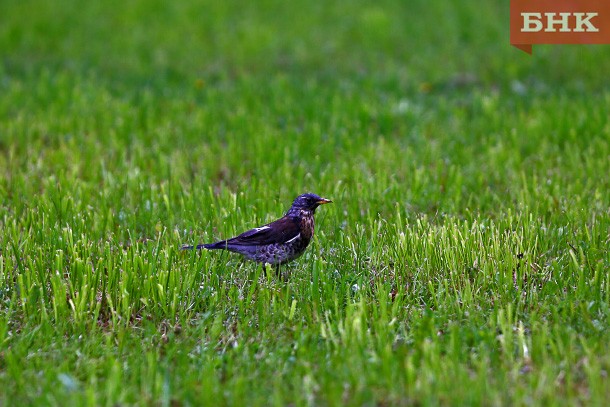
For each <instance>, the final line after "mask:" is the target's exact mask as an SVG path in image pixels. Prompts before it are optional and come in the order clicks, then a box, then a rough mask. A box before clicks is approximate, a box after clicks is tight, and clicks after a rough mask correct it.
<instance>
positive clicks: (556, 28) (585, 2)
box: [510, 0, 610, 54]
mask: <svg viewBox="0 0 610 407" xmlns="http://www.w3.org/2000/svg"><path fill="white" fill-rule="evenodd" d="M510 43H511V45H513V46H515V47H517V48H519V49H520V50H523V51H525V52H527V53H528V54H531V53H532V45H533V44H610V1H608V0H511V2H510Z"/></svg>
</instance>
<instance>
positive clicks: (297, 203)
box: [288, 193, 332, 213]
mask: <svg viewBox="0 0 610 407" xmlns="http://www.w3.org/2000/svg"><path fill="white" fill-rule="evenodd" d="M331 202H332V201H331V200H330V199H326V198H322V197H320V196H318V195H316V194H311V193H310V194H303V195H299V196H297V197H296V199H295V200H294V202H293V203H292V207H291V208H290V210H289V211H288V212H289V213H290V212H297V211H299V212H300V211H308V212H311V213H314V212H315V211H316V208H317V207H318V206H320V205H324V204H327V203H331Z"/></svg>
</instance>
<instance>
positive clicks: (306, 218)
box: [300, 211, 315, 243]
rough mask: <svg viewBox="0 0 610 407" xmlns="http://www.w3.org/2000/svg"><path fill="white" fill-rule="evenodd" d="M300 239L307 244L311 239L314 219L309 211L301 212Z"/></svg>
mask: <svg viewBox="0 0 610 407" xmlns="http://www.w3.org/2000/svg"><path fill="white" fill-rule="evenodd" d="M300 226H301V238H303V239H305V240H307V243H309V241H310V240H311V238H312V237H313V232H314V227H315V226H314V218H313V213H311V212H309V211H301V225H300Z"/></svg>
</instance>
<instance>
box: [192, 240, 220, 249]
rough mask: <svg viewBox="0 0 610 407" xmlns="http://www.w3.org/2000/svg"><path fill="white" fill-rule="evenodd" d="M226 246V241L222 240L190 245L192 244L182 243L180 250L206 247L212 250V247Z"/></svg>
mask: <svg viewBox="0 0 610 407" xmlns="http://www.w3.org/2000/svg"><path fill="white" fill-rule="evenodd" d="M225 247H226V242H224V241H222V242H216V243H204V244H198V245H197V246H192V245H184V246H182V248H181V249H182V250H193V249H196V250H201V249H208V250H214V249H224V248H225Z"/></svg>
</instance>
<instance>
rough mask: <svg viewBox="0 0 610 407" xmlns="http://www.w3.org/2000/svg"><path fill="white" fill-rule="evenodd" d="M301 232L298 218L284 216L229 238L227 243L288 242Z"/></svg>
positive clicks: (258, 244) (262, 243)
mask: <svg viewBox="0 0 610 407" xmlns="http://www.w3.org/2000/svg"><path fill="white" fill-rule="evenodd" d="M299 233H301V227H300V225H299V222H298V221H297V220H296V219H293V218H291V217H283V218H280V219H278V220H276V221H275V222H271V223H269V224H267V225H265V226H261V227H258V228H254V229H251V230H248V231H247V232H244V233H242V234H241V235H239V236H237V237H234V238H232V239H229V240H227V241H226V243H229V244H235V245H248V246H252V245H256V246H261V245H266V244H272V243H286V242H287V241H289V240H290V239H294V238H295V237H297V236H298V235H299Z"/></svg>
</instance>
